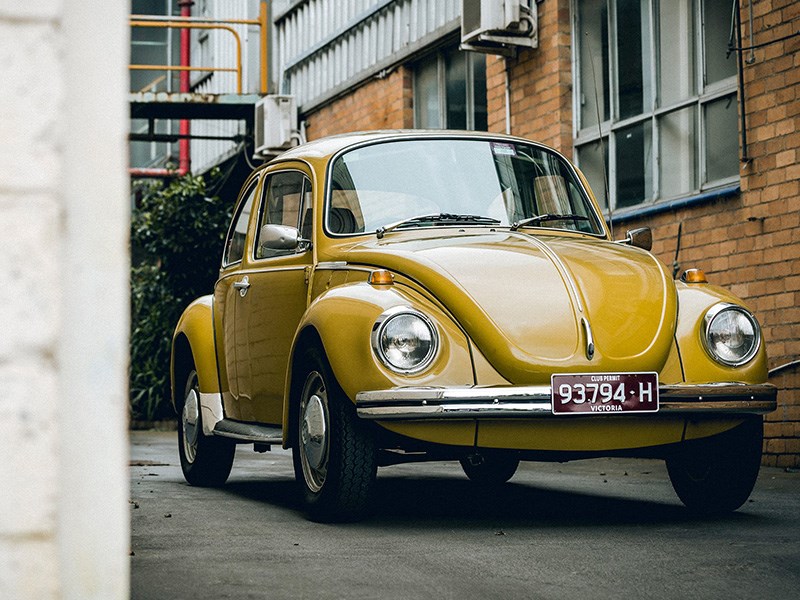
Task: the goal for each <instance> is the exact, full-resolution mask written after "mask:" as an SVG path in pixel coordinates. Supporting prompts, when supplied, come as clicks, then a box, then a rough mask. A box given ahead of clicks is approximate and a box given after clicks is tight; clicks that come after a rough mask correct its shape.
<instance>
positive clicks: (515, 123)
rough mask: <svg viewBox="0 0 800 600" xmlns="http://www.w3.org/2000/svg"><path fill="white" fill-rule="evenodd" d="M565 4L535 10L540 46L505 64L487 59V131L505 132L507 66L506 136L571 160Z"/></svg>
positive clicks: (559, 0) (559, 2)
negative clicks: (523, 139)
mask: <svg viewBox="0 0 800 600" xmlns="http://www.w3.org/2000/svg"><path fill="white" fill-rule="evenodd" d="M570 35H571V34H570V1H569V0H556V1H554V2H548V3H547V4H544V5H541V6H539V47H538V48H536V49H534V50H528V49H524V50H520V51H519V54H518V56H516V57H513V58H510V59H508V60H506V59H504V58H502V57H493V56H489V57H487V61H486V87H487V97H486V100H487V105H488V106H487V108H488V112H489V131H495V132H501V133H505V131H506V105H505V102H506V101H505V96H506V92H505V81H506V73H505V70H506V64H508V67H509V70H510V71H509V81H510V96H511V103H510V104H511V110H510V112H511V131H510V133H511V134H512V135H519V136H522V137H526V138H530V139H533V140H536V141H538V142H542V143H544V144H547V145H549V146H551V147H553V148H555V149H556V150H558V151H559V152H562V153H564V154H565V155H566V156H567V157H569V158H571V157H572V62H571V60H572V58H571V57H572V50H571V45H570Z"/></svg>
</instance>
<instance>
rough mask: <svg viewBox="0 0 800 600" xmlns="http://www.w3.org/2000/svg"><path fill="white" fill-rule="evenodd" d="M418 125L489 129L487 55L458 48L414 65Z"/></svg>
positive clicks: (426, 127) (436, 127)
mask: <svg viewBox="0 0 800 600" xmlns="http://www.w3.org/2000/svg"><path fill="white" fill-rule="evenodd" d="M414 125H415V127H418V128H420V129H471V130H479V131H486V130H487V129H488V125H487V117H486V58H485V56H484V55H483V54H476V53H474V52H461V51H459V50H458V48H451V49H448V50H444V51H440V52H436V53H434V54H430V55H428V56H427V57H425V58H424V59H422V60H420V61H419V62H418V63H416V64H415V65H414Z"/></svg>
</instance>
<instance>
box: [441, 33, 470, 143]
mask: <svg viewBox="0 0 800 600" xmlns="http://www.w3.org/2000/svg"><path fill="white" fill-rule="evenodd" d="M444 68H445V75H444V81H445V89H446V95H445V101H446V104H447V118H446V119H445V127H447V128H448V129H466V128H467V53H466V52H459V50H458V49H455V50H451V51H450V52H448V53H447V54H445V56H444Z"/></svg>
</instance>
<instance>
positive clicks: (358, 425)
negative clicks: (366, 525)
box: [293, 349, 377, 521]
mask: <svg viewBox="0 0 800 600" xmlns="http://www.w3.org/2000/svg"><path fill="white" fill-rule="evenodd" d="M302 364H304V365H305V371H304V373H303V376H302V378H301V381H302V382H303V384H302V389H301V392H300V396H299V404H298V410H297V412H296V428H297V429H296V433H297V438H296V442H295V444H294V446H293V458H294V470H295V476H296V478H297V481H298V484H299V486H300V489H301V493H302V496H303V500H304V504H305V507H306V510H307V512H308V514H309V517H310V518H311V519H313V520H315V521H349V520H355V519H358V518H361V517H362V516H363V515H364V514H365V512H366V511H367V509H368V507H369V504H370V500H371V497H372V491H373V488H374V485H375V476H376V472H377V455H376V450H375V441H374V435H373V432H372V429H371V428H370V426H369V424H368V423H365V422H363V421H360V420H359V419H358V416H357V415H356V411H355V406H354V405H353V403H352V402H351V401H350V400H349V399H348V398H347V397H346V396H345V394H344V392H343V391H342V390H341V388H340V387H339V385H338V383H337V382H336V379H335V378H334V376H333V373H332V371H331V369H330V367H329V365H328V362H327V361H326V360H325V358H324V356H323V355H322V354H321V352H319V351H318V350H316V349H311V350H309V351H307V352H306V355H305V356H304V360H303V361H302Z"/></svg>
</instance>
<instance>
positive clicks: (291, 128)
mask: <svg viewBox="0 0 800 600" xmlns="http://www.w3.org/2000/svg"><path fill="white" fill-rule="evenodd" d="M296 141H297V105H296V102H295V99H294V96H278V95H271V96H264V97H263V98H261V100H259V101H258V102H256V119H255V156H256V157H257V158H271V157H273V156H275V155H277V154H280V153H281V152H283V151H284V150H287V149H288V148H291V147H292V146H293V145H294V144H295V142H296Z"/></svg>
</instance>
